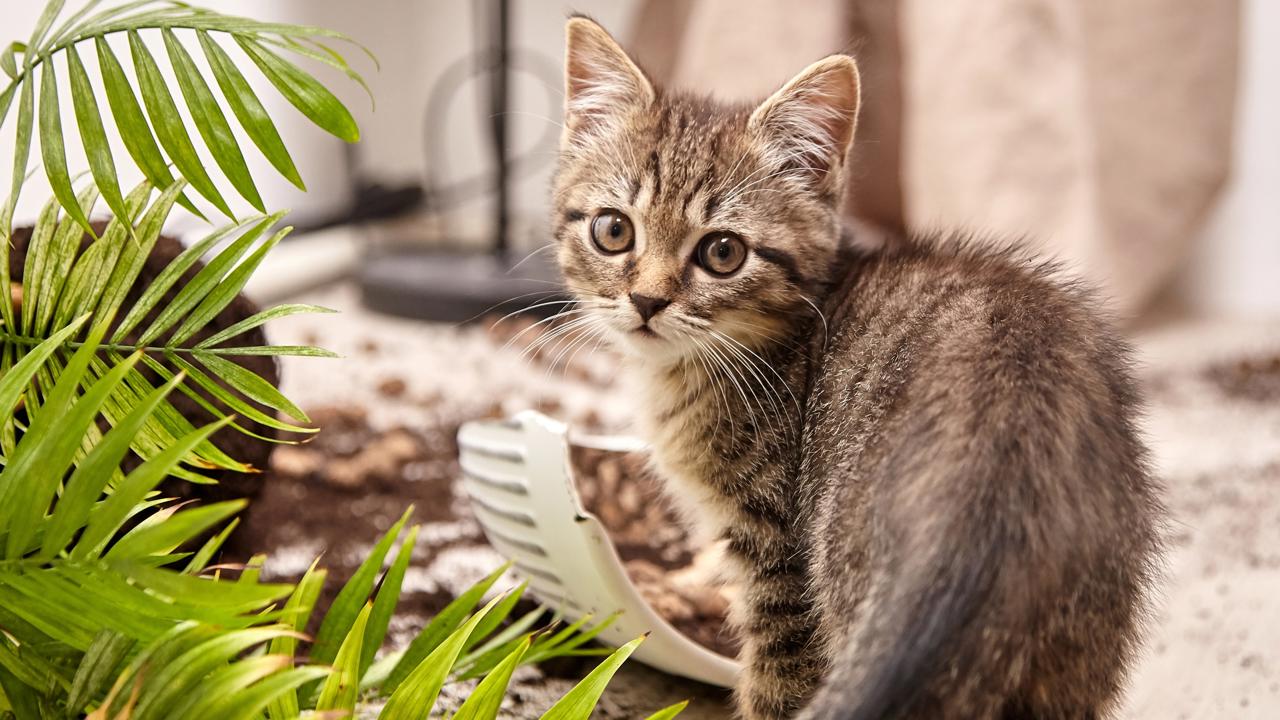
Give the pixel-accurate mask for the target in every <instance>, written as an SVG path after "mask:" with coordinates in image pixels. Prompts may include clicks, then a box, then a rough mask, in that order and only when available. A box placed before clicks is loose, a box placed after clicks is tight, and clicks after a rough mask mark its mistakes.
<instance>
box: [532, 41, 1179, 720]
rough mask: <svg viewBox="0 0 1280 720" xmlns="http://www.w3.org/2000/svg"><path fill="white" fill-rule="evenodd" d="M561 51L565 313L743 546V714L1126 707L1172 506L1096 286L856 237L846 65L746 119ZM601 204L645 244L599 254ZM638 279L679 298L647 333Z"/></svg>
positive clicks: (736, 560)
mask: <svg viewBox="0 0 1280 720" xmlns="http://www.w3.org/2000/svg"><path fill="white" fill-rule="evenodd" d="M568 56H569V62H568V68H569V74H570V77H569V82H568V86H567V87H568V91H569V95H568V97H567V100H566V103H567V104H566V121H567V122H566V127H567V131H566V134H565V137H564V140H563V144H562V150H563V152H562V157H561V163H560V168H559V171H558V174H557V177H556V181H555V191H554V202H555V215H554V224H555V228H556V229H555V235H556V243H557V252H558V257H559V261H560V264H561V267H562V270H563V274H564V278H565V282H566V283H567V284H568V286H569V287H570V288H572V289H573V291H574V292H575V294H576V295H577V298H578V302H577V304H576V305H574V306H572V307H571V309H569V310H567V311H565V314H566V316H567V317H568V318H569V319H570V322H571V323H577V326H578V327H583V328H588V329H589V330H590V332H591V333H592V335H591V336H596V335H599V336H601V337H607V338H609V339H610V341H612V342H613V343H615V344H616V345H617V346H618V347H619V348H621V349H622V350H623V355H624V357H625V358H626V363H627V372H629V373H630V374H631V375H632V376H633V377H634V378H635V380H636V381H637V382H638V383H639V387H640V390H641V392H642V393H643V395H642V397H643V402H642V411H641V417H640V418H639V419H640V422H641V424H642V426H643V430H644V432H645V433H646V434H647V435H648V437H649V439H650V440H651V441H652V443H653V447H654V452H653V462H654V465H655V468H656V470H657V471H658V472H659V474H660V475H661V476H662V477H663V478H664V479H665V480H666V481H667V486H668V490H669V491H670V494H671V495H672V496H673V497H674V498H675V499H676V500H677V503H678V505H679V506H680V507H681V508H682V509H683V510H684V511H685V512H686V516H687V518H688V520H689V522H690V524H691V525H693V526H694V527H695V529H697V530H698V531H700V532H701V533H702V535H703V537H704V538H705V539H706V541H707V542H713V541H720V542H723V543H724V545H725V547H726V549H727V557H728V559H729V561H730V562H729V564H730V566H731V567H732V570H733V575H734V579H735V580H736V581H737V582H738V584H739V586H740V588H741V589H742V592H741V596H740V598H739V600H738V601H737V602H736V603H735V606H734V608H733V620H734V622H735V623H736V624H737V626H738V627H739V629H740V632H741V634H742V636H743V639H744V651H743V652H744V656H743V659H744V662H745V664H746V671H745V672H744V675H743V678H742V680H741V682H740V685H739V687H738V688H737V701H738V708H739V712H740V714H741V716H742V717H744V718H752V719H756V718H761V719H764V718H789V717H804V718H812V719H815V720H816V719H819V718H821V719H834V718H860V719H866V720H871V719H873V718H935V717H941V718H1015V717H1042V718H1059V717H1060V718H1086V717H1093V718H1097V717H1104V716H1107V715H1108V714H1109V713H1110V712H1111V711H1112V709H1113V708H1114V706H1115V704H1116V699H1117V696H1118V694H1119V692H1120V690H1121V688H1122V684H1123V680H1124V676H1125V669H1126V666H1127V663H1128V660H1129V658H1130V657H1131V656H1132V655H1133V653H1134V652H1135V649H1136V647H1137V644H1138V629H1139V626H1140V620H1141V617H1142V613H1143V609H1144V607H1145V598H1146V593H1147V589H1148V588H1149V587H1150V585H1151V584H1152V582H1153V580H1154V578H1155V575H1156V573H1155V563H1156V560H1157V558H1158V556H1159V530H1160V523H1161V518H1162V513H1163V511H1162V509H1161V505H1160V502H1159V497H1158V492H1157V490H1158V488H1157V487H1156V485H1155V483H1154V482H1153V481H1152V479H1151V478H1150V474H1149V472H1148V470H1147V467H1146V464H1145V459H1144V458H1145V454H1144V450H1143V447H1142V445H1141V443H1140V441H1139V439H1138V437H1137V431H1136V429H1135V427H1134V417H1135V414H1136V412H1137V410H1136V408H1137V407H1138V397H1137V394H1136V391H1135V389H1134V387H1133V384H1132V381H1131V380H1130V378H1129V371H1128V369H1127V362H1128V361H1127V357H1128V352H1127V350H1126V349H1125V347H1124V345H1123V344H1122V343H1121V342H1120V341H1118V340H1117V339H1116V338H1115V337H1113V335H1112V333H1111V332H1110V330H1108V329H1107V325H1106V323H1105V322H1104V321H1103V320H1102V319H1101V318H1100V315H1099V313H1098V312H1097V311H1096V310H1095V308H1094V304H1093V302H1092V301H1091V299H1090V297H1089V295H1088V293H1087V292H1086V291H1084V290H1082V289H1081V288H1079V287H1077V286H1075V285H1072V284H1070V283H1065V282H1062V281H1061V280H1059V279H1057V278H1056V275H1055V274H1054V273H1053V272H1052V271H1051V269H1049V268H1046V267H1044V266H1040V265H1036V264H1034V263H1032V262H1030V261H1028V260H1027V259H1025V258H1022V257H1019V256H1018V255H1016V254H1015V253H1013V252H1010V251H1008V250H998V249H991V247H990V245H989V244H981V245H979V244H976V243H970V242H966V241H963V240H961V239H958V238H945V237H943V238H898V239H896V240H895V241H894V242H891V243H889V244H888V245H887V246H886V249H882V250H877V251H867V250H865V249H857V248H858V247H859V245H858V243H856V242H853V241H852V239H851V238H850V237H848V236H847V234H845V235H842V233H841V230H840V225H839V221H838V218H839V207H838V201H837V198H839V197H841V195H842V192H841V190H842V176H843V171H844V163H845V159H846V157H847V154H848V153H847V151H848V147H849V144H850V143H851V142H852V137H853V131H854V119H855V117H856V106H857V97H858V93H857V72H856V69H855V68H854V65H853V62H852V60H850V59H848V58H843V57H833V58H828V59H826V60H823V61H821V62H819V63H816V64H815V65H813V66H811V67H810V68H809V69H807V70H805V71H804V72H802V73H801V74H800V75H799V76H797V78H796V80H793V81H792V82H791V83H789V84H788V85H787V86H786V87H784V88H783V89H782V90H780V91H779V92H778V93H776V94H775V95H774V96H773V97H771V98H769V99H768V100H766V101H765V102H764V103H763V104H762V105H760V106H758V107H756V108H751V107H728V106H724V105H719V104H716V103H714V102H712V101H711V100H709V99H706V98H702V97H697V96H692V95H686V94H681V93H674V92H669V91H665V90H663V89H660V88H655V87H653V85H652V84H651V83H650V82H649V81H648V80H647V79H646V78H645V77H644V75H643V74H642V73H641V72H640V70H639V69H638V68H636V66H635V65H634V63H632V62H631V61H630V60H629V59H627V58H626V55H625V54H624V53H623V52H622V51H621V49H619V48H618V46H617V45H616V44H615V43H614V42H613V41H612V40H611V39H610V38H609V36H608V35H607V34H606V33H605V32H604V31H603V30H602V29H601V28H599V26H597V25H595V24H594V23H592V22H590V21H588V20H585V19H581V18H575V19H573V20H571V21H570V24H569V47H568ZM580 92H585V93H587V95H586V96H584V97H580V96H579V94H578V93H580ZM606 97H607V98H610V100H609V102H603V101H602V98H606ZM582 128H590V129H589V130H586V131H583V130H582ZM602 209H610V210H613V211H620V212H622V213H625V214H626V215H627V216H628V217H629V218H630V219H631V222H632V224H633V226H634V228H635V244H634V247H633V248H632V249H631V250H630V251H629V252H623V253H620V254H616V255H614V254H606V253H602V252H599V251H597V250H596V249H595V247H594V246H593V244H592V241H591V239H590V224H591V220H592V218H593V217H594V215H595V214H596V213H597V212H598V211H600V210H602ZM712 231H730V232H733V233H736V234H737V235H739V236H740V237H742V238H743V239H744V241H745V242H746V243H747V245H748V247H749V255H748V258H747V260H746V262H745V264H744V265H743V266H742V268H741V269H740V270H739V271H737V272H736V273H734V274H733V275H731V276H730V277H727V278H721V277H716V276H713V275H712V274H710V273H708V272H706V271H704V270H703V269H701V268H700V267H698V266H697V265H696V263H694V262H693V261H692V257H693V252H694V248H696V247H697V243H698V241H699V239H700V238H702V237H703V236H705V235H706V234H707V233H708V232H712ZM632 293H638V294H641V295H644V296H646V297H648V298H661V299H663V300H668V301H670V304H669V305H668V306H666V307H665V308H664V309H662V310H661V311H660V312H659V313H657V314H656V315H654V316H653V317H652V319H651V320H649V321H648V323H647V324H645V323H644V322H642V319H641V316H640V315H639V314H638V312H637V310H636V309H635V307H633V305H632V303H631V302H630V300H629V297H630V295H631V294H632ZM641 326H643V329H640V328H641Z"/></svg>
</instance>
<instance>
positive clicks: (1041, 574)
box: [800, 468, 1070, 720]
mask: <svg viewBox="0 0 1280 720" xmlns="http://www.w3.org/2000/svg"><path fill="white" fill-rule="evenodd" d="M904 469H905V468H904ZM1005 469H1006V470H1007V469H1008V468H1005ZM937 480H938V479H937V478H933V479H931V480H926V481H924V482H925V483H928V484H931V485H932V486H933V487H934V488H938V487H939V485H938V484H934V483H937ZM912 485H913V483H912V482H911V481H910V480H908V481H907V482H906V483H905V486H904V485H899V486H898V487H897V488H896V491H897V492H896V493H893V494H896V495H897V497H894V498H881V500H882V501H884V504H885V505H890V506H897V507H904V506H906V507H911V508H914V509H915V511H916V513H915V516H914V517H909V516H907V515H905V514H899V513H896V512H894V510H892V509H890V510H888V511H887V513H886V514H885V515H883V516H882V517H883V518H884V524H883V525H882V526H881V527H880V528H879V530H878V533H877V534H878V535H879V544H880V545H881V548H880V550H881V551H882V552H880V553H878V555H879V557H881V558H882V561H881V562H880V563H879V565H878V567H877V568H876V569H875V570H874V571H873V575H872V583H871V585H872V587H871V593H870V596H869V597H868V598H867V600H866V604H865V605H864V607H863V609H862V610H861V611H860V613H859V614H860V616H861V617H863V618H865V619H864V620H863V621H862V622H861V623H860V626H859V627H858V629H857V630H855V631H853V632H852V634H851V637H850V638H848V642H847V645H846V646H845V647H844V648H842V649H841V651H840V653H839V654H838V655H837V656H836V658H835V660H834V665H833V667H832V668H831V671H830V672H829V674H828V676H827V679H826V681H825V682H824V684H823V686H822V687H821V688H820V690H819V691H818V693H817V695H816V696H815V698H814V700H813V701H812V702H811V703H810V705H809V706H808V707H807V708H806V709H805V711H804V712H802V713H801V714H800V717H801V718H805V720H886V719H888V718H904V717H935V716H940V715H941V714H944V713H945V714H946V716H948V717H953V716H954V717H985V716H987V715H988V714H990V713H992V712H995V711H996V708H994V707H992V704H993V703H998V702H1001V699H1003V698H1008V697H1009V696H1010V695H1012V694H1014V691H1015V690H1016V687H1015V685H1016V684H1017V683H1019V682H1021V680H1020V676H1021V671H1022V670H1023V668H1022V667H1021V666H1020V663H1021V661H1022V660H1024V659H1025V650H1026V649H1027V648H1026V644H1027V637H1028V636H1029V635H1030V634H1031V629H1032V625H1033V622H1034V620H1033V617H1034V616H1035V607H1034V604H1035V603H1036V602H1037V601H1036V598H1044V597H1053V596H1054V595H1055V594H1056V592H1057V588H1056V587H1052V586H1054V585H1055V584H1056V582H1057V579H1058V578H1060V577H1061V570H1062V568H1061V551H1059V552H1046V548H1045V547H1044V545H1043V544H1042V543H1041V542H1037V540H1036V539H1033V538H1028V536H1027V532H1028V526H1027V524H1026V518H1025V516H1026V514H1027V511H1026V509H1025V507H1023V508H1021V509H1019V505H1020V504H1021V503H1025V502H1027V498H1025V497H1023V498H1020V499H1013V498H1010V497H1007V496H1006V497H998V496H995V495H994V494H988V492H985V491H982V490H979V491H977V492H976V493H974V494H968V493H965V492H961V493H958V494H957V495H951V494H949V493H947V492H946V491H945V490H944V491H942V492H941V493H939V494H935V495H933V496H932V497H928V499H927V500H926V499H924V498H921V497H920V496H919V494H918V493H919V492H920V489H921V487H920V485H915V486H914V487H912ZM964 485H966V486H967V487H968V488H969V489H970V490H972V489H974V488H982V487H983V486H984V484H983V483H972V484H969V483H964ZM941 486H942V487H947V484H945V483H943V484H942V485H941ZM950 487H952V488H954V487H955V485H951V486H950ZM986 487H988V488H994V487H998V484H996V483H989V484H986ZM1005 491H1006V492H1007V491H1008V488H1007V487H1006V488H1005ZM891 492H892V491H891ZM904 495H906V496H908V497H904ZM908 498H911V499H914V500H915V502H906V501H907V500H908ZM922 504H923V505H933V507H932V508H930V512H927V513H924V514H923V516H922V515H921V514H919V510H920V509H921V507H920V506H921V505H922ZM1068 514H1069V513H1068ZM895 516H896V517H895ZM1068 522H1069V521H1068ZM1039 530H1049V532H1050V537H1053V536H1056V537H1059V538H1060V537H1063V535H1059V534H1057V533H1056V531H1057V530H1066V529H1065V528H1043V527H1041V528H1037V531H1039ZM1033 532H1034V531H1033ZM1068 532H1069V531H1068ZM1066 537H1070V534H1068V535H1066ZM1036 546H1039V548H1038V550H1037V549H1036ZM1055 555H1057V556H1058V557H1057V558H1056V559H1055V557H1054V556H1055ZM1033 588H1034V592H1032V589H1033Z"/></svg>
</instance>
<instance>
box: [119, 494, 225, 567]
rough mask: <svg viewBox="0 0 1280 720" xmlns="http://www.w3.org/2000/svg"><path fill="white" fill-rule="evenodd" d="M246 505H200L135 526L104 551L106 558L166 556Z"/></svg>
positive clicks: (221, 503)
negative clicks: (160, 554)
mask: <svg viewBox="0 0 1280 720" xmlns="http://www.w3.org/2000/svg"><path fill="white" fill-rule="evenodd" d="M247 504H248V503H247V502H246V501H244V500H228V501H226V502H219V503H213V504H211V505H202V506H199V507H196V508H193V509H191V510H184V511H183V512H179V513H174V515H173V516H172V517H170V518H168V519H166V520H165V521H164V522H161V523H156V524H155V525H151V526H148V527H143V526H138V527H137V528H134V529H133V530H132V531H131V532H129V534H127V535H125V536H124V537H122V538H120V540H119V541H118V542H116V544H115V545H112V546H111V550H110V551H108V552H107V559H114V558H141V557H144V556H146V555H154V554H157V553H168V552H170V551H172V550H173V549H174V548H176V547H178V546H180V545H182V544H183V543H185V542H188V541H190V540H191V539H192V538H195V537H196V536H198V535H199V534H200V533H202V532H204V531H205V530H208V529H209V528H211V527H213V526H215V525H217V524H218V523H220V522H222V521H223V520H226V519H227V518H228V517H230V516H232V515H234V514H236V513H237V512H240V511H241V510H243V509H244V507H245V505H247Z"/></svg>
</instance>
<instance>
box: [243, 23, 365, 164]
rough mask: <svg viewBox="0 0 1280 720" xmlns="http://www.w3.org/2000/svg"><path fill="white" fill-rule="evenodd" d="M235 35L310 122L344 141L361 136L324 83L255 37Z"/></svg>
mask: <svg viewBox="0 0 1280 720" xmlns="http://www.w3.org/2000/svg"><path fill="white" fill-rule="evenodd" d="M235 39H236V43H237V44H239V45H240V47H241V48H243V49H244V51H245V53H246V54H247V55H248V56H249V59H251V60H253V62H254V64H256V65H257V66H258V69H259V70H261V71H262V74H263V75H264V76H265V77H266V78H267V80H269V81H271V84H272V85H275V86H276V89H277V90H279V91H280V94H281V95H283V96H284V97H285V99H286V100H288V101H289V102H290V103H291V104H292V105H293V106H294V107H296V108H298V110H299V111H300V112H301V113H302V114H303V115H306V116H307V118H308V119H310V120H311V122H313V123H315V124H316V125H318V126H319V127H320V128H321V129H323V130H325V131H327V132H329V133H331V134H333V135H335V136H336V137H338V138H341V139H342V140H345V141H346V142H350V143H353V142H358V141H359V140H360V128H359V127H358V126H357V125H356V121H355V118H353V117H351V113H350V111H348V110H347V108H346V106H345V105H343V104H342V101H340V100H338V98H337V97H335V96H334V94H333V93H331V92H329V90H328V89H327V88H325V86H324V85H321V84H320V83H319V82H318V81H317V80H316V79H315V78H313V77H311V76H310V75H308V74H307V73H305V72H303V71H302V70H299V69H298V67H297V66H296V65H294V64H293V63H291V62H289V61H288V60H285V59H284V58H282V57H280V56H279V55H276V54H275V53H273V52H271V51H270V50H268V49H267V48H265V47H263V46H262V45H261V44H260V43H258V42H257V41H255V40H253V39H250V38H248V37H245V36H243V35H236V36H235Z"/></svg>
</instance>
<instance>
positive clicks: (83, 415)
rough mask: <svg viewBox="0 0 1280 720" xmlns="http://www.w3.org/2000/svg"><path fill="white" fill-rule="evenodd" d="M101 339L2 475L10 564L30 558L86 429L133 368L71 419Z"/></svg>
mask: <svg viewBox="0 0 1280 720" xmlns="http://www.w3.org/2000/svg"><path fill="white" fill-rule="evenodd" d="M100 339H101V336H99V335H91V336H90V337H89V339H88V340H87V341H86V342H85V344H84V345H82V346H81V347H80V349H79V350H77V351H76V353H75V355H73V356H72V357H71V361H70V362H68V363H67V367H66V368H65V369H64V370H63V372H62V374H61V377H60V378H59V379H58V382H57V384H56V385H54V387H53V390H52V392H50V393H49V395H48V396H47V397H46V398H45V402H44V404H43V405H42V406H41V409H40V413H39V414H38V415H36V417H35V419H34V420H33V421H32V422H31V425H30V427H29V428H28V429H27V432H26V434H25V435H24V436H23V438H22V440H21V441H20V442H19V443H18V447H17V449H16V450H14V453H13V457H12V458H10V459H9V463H8V464H7V465H5V467H4V470H3V471H2V472H0V528H5V530H7V531H8V536H7V537H6V538H5V540H6V542H5V557H6V558H8V559H10V560H12V559H15V558H17V557H19V556H21V555H22V554H24V553H25V552H26V550H27V544H28V543H30V542H31V539H32V537H33V536H34V535H35V531H36V528H37V526H38V525H39V524H40V521H41V520H42V519H43V518H44V515H45V511H46V509H47V508H48V507H49V501H50V499H51V498H52V496H53V493H54V492H55V490H56V489H57V479H58V478H60V477H61V476H62V474H63V473H64V472H65V471H66V468H67V467H68V466H69V465H70V464H71V462H72V460H73V458H74V452H75V449H76V448H77V447H79V445H80V439H81V437H82V436H83V435H84V426H86V425H88V424H89V423H90V422H92V421H93V419H94V418H95V417H96V416H97V411H98V408H99V407H101V405H102V403H103V402H104V401H105V400H106V398H107V396H108V395H109V394H110V393H111V391H112V390H113V389H114V388H115V387H116V385H118V384H119V382H120V380H121V378H122V377H123V376H124V374H125V373H127V372H128V371H129V369H130V367H131V365H130V366H126V367H121V368H115V369H114V370H113V371H112V373H111V374H109V375H107V376H106V377H104V378H103V379H102V380H100V381H99V382H98V383H95V384H94V386H93V387H92V388H90V389H89V391H88V392H86V393H85V395H84V397H83V398H81V401H80V402H78V403H76V407H74V408H72V411H71V412H70V413H68V412H67V409H68V408H71V407H72V402H73V401H74V399H75V396H76V394H77V393H76V391H77V390H78V389H79V386H80V381H81V379H82V378H83V377H84V375H85V372H86V370H87V369H88V366H89V363H90V361H92V359H93V355H94V353H95V352H97V345H98V341H99V340H100ZM64 429H65V432H62V430H64ZM46 453H47V454H46Z"/></svg>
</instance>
